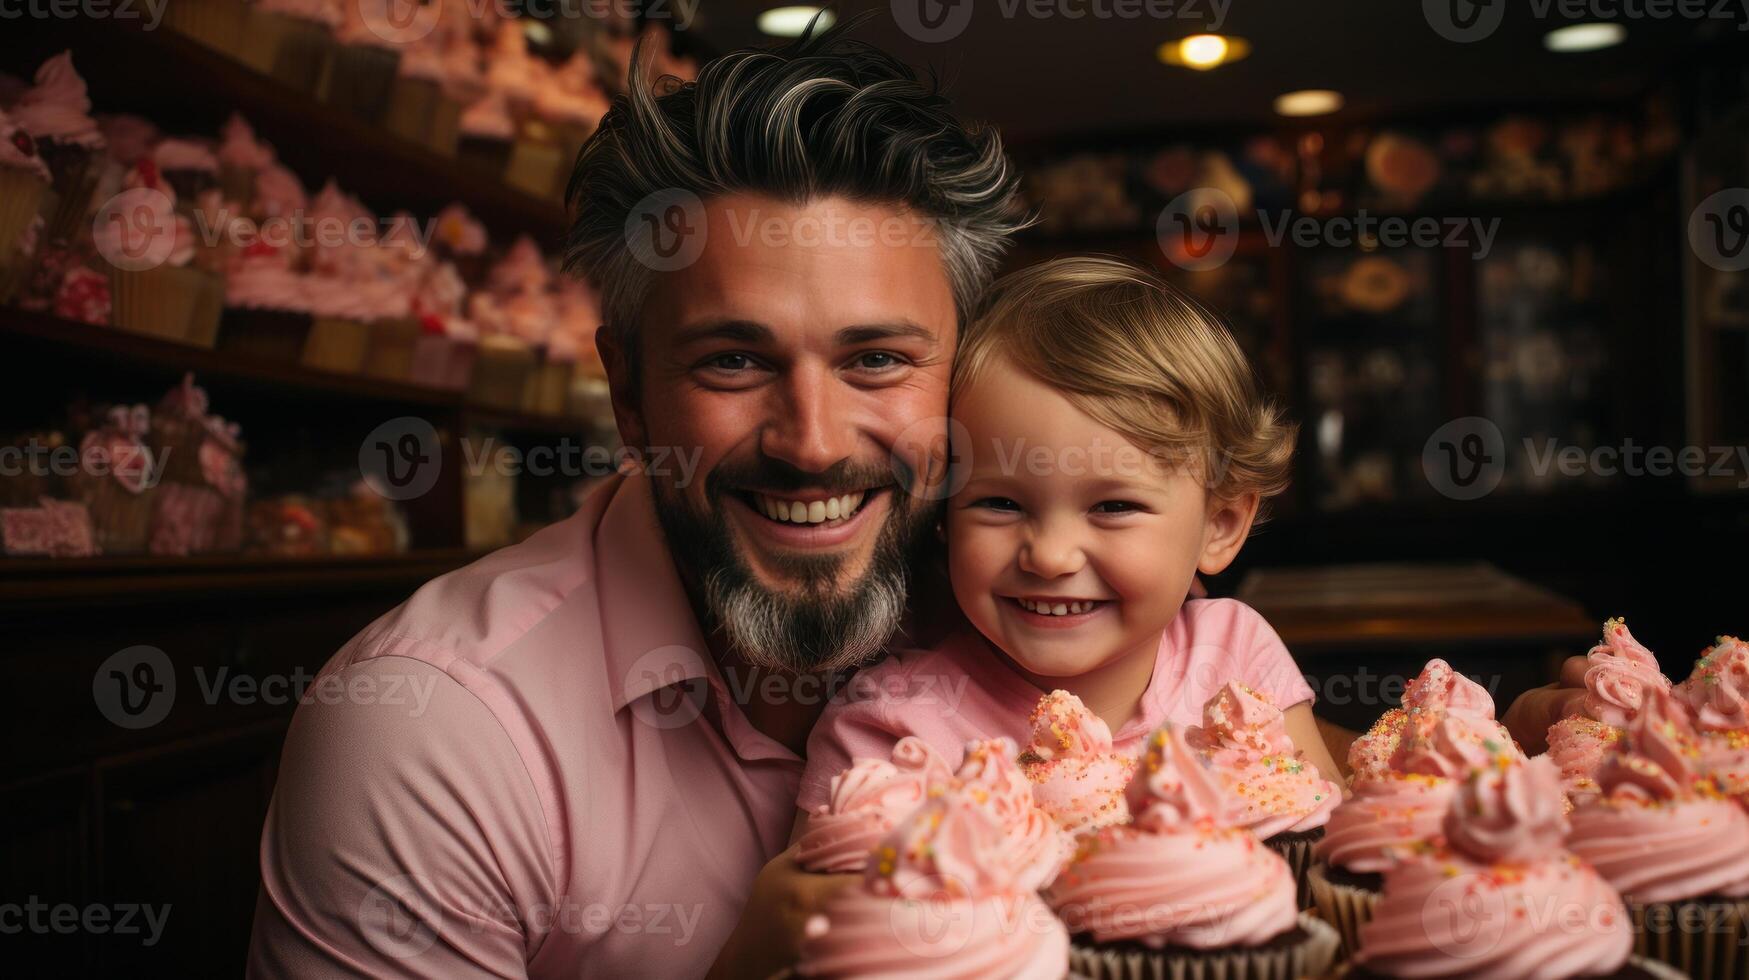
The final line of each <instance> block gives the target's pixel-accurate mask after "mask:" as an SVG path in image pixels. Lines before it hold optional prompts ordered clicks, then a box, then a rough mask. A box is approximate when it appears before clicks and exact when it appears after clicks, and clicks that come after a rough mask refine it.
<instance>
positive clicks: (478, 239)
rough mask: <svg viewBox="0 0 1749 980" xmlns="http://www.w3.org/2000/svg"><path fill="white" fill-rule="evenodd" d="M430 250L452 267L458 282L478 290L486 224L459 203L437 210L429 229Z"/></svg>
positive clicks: (484, 268)
mask: <svg viewBox="0 0 1749 980" xmlns="http://www.w3.org/2000/svg"><path fill="white" fill-rule="evenodd" d="M431 250H432V251H433V252H435V253H436V254H437V257H438V258H440V259H442V260H444V261H445V262H448V263H450V264H451V265H453V266H455V270H456V272H457V273H459V274H460V275H461V279H462V284H463V285H464V286H465V287H467V288H469V289H478V288H480V287H481V286H483V285H484V284H485V281H486V272H487V266H486V226H485V225H483V224H481V223H480V222H479V221H478V220H477V219H476V218H475V217H474V216H473V215H472V214H469V213H468V209H467V206H466V205H464V204H461V203H460V202H456V203H452V204H450V205H448V206H446V207H445V208H444V209H443V210H442V211H439V212H437V217H436V219H435V224H434V225H433V227H432V231H431Z"/></svg>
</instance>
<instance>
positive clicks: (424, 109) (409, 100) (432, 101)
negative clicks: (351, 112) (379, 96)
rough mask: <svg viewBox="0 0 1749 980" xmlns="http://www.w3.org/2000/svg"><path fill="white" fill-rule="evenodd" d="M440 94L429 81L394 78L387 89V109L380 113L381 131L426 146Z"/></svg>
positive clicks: (434, 83)
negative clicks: (381, 119) (382, 129)
mask: <svg viewBox="0 0 1749 980" xmlns="http://www.w3.org/2000/svg"><path fill="white" fill-rule="evenodd" d="M441 92H442V90H441V89H440V88H439V87H438V84H437V83H436V82H434V81H431V80H430V79H426V78H406V77H404V76H403V77H397V78H396V79H395V82H394V85H393V86H392V87H391V88H390V89H389V104H388V107H387V108H386V109H384V110H383V128H384V129H386V130H388V131H389V132H391V133H393V134H395V135H396V136H399V137H401V138H402V139H404V140H409V141H411V142H414V143H420V144H425V143H428V142H429V141H430V139H431V125H432V120H433V117H434V116H436V114H437V99H438V96H439V95H440V94H441Z"/></svg>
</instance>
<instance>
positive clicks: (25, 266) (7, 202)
mask: <svg viewBox="0 0 1749 980" xmlns="http://www.w3.org/2000/svg"><path fill="white" fill-rule="evenodd" d="M49 185H50V177H49V168H48V166H47V165H46V164H44V163H43V160H42V157H40V156H38V155H37V152H36V139H35V138H34V137H32V136H31V135H30V133H29V132H28V131H27V130H25V129H24V128H23V127H22V126H19V125H17V124H16V123H14V122H13V121H12V119H11V118H10V117H9V116H7V114H6V113H5V112H0V302H5V301H6V300H8V299H10V298H11V295H12V293H13V292H15V291H16V290H17V289H18V287H19V286H20V285H21V284H22V283H23V281H24V279H25V277H26V275H27V273H28V270H29V268H30V259H31V256H32V254H33V253H34V252H35V249H34V248H26V247H25V246H26V245H31V244H34V240H35V238H36V237H37V236H36V235H35V234H33V231H34V229H35V227H36V225H37V223H38V218H37V214H38V212H39V211H40V210H41V207H42V200H43V195H44V194H46V193H48V189H49Z"/></svg>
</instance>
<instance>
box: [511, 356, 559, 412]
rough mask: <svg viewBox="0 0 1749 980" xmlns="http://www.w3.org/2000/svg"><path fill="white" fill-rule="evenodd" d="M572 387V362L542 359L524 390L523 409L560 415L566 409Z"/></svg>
mask: <svg viewBox="0 0 1749 980" xmlns="http://www.w3.org/2000/svg"><path fill="white" fill-rule="evenodd" d="M570 388H571V364H570V363H568V362H560V361H549V360H546V359H545V358H542V359H541V362H540V364H539V365H537V366H536V367H535V369H534V376H533V377H531V378H529V380H528V384H527V385H525V386H524V387H523V390H522V410H523V411H525V412H533V413H535V414H537V415H559V414H561V413H563V412H564V411H565V394H566V393H567V392H568V391H569V390H570Z"/></svg>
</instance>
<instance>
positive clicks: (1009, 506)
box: [972, 497, 1020, 510]
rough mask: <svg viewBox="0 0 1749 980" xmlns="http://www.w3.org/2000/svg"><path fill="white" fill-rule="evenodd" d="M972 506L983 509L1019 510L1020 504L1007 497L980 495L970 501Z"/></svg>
mask: <svg viewBox="0 0 1749 980" xmlns="http://www.w3.org/2000/svg"><path fill="white" fill-rule="evenodd" d="M972 506H973V507H982V508H984V509H985V510H1019V509H1020V505H1019V504H1017V503H1015V502H1014V501H1012V500H1010V499H1008V498H1007V497H982V498H980V499H978V500H975V501H973V502H972Z"/></svg>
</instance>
